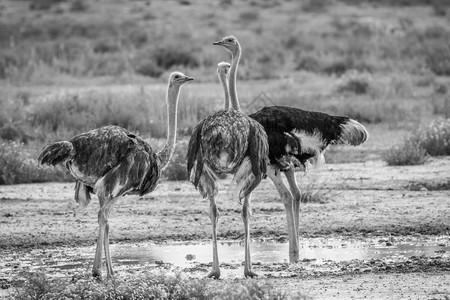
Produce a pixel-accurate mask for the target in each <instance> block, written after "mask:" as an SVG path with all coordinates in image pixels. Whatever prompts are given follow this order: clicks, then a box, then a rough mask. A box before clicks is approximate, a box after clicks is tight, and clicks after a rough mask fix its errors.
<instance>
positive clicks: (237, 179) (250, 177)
mask: <svg viewBox="0 0 450 300" xmlns="http://www.w3.org/2000/svg"><path fill="white" fill-rule="evenodd" d="M264 175H265V174H263V173H260V174H259V175H257V176H255V174H254V173H253V167H252V162H251V160H250V158H248V157H245V158H244V160H243V161H242V163H241V165H240V166H239V168H238V170H237V172H236V173H235V174H234V177H233V180H232V181H231V185H230V188H229V191H228V194H230V197H232V198H233V199H235V198H238V200H239V202H240V201H241V200H242V199H244V197H246V196H247V195H248V194H250V193H251V192H252V191H253V190H254V189H255V188H256V187H257V186H258V184H259V183H260V182H261V180H262V179H263V176H264Z"/></svg>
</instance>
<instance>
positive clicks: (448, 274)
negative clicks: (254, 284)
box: [0, 157, 450, 299]
mask: <svg viewBox="0 0 450 300" xmlns="http://www.w3.org/2000/svg"><path fill="white" fill-rule="evenodd" d="M297 177H298V180H299V181H300V182H301V184H300V185H301V186H302V187H303V189H304V190H307V191H309V192H310V193H311V194H312V195H313V196H314V198H315V199H316V201H315V202H312V203H306V204H303V205H302V210H301V218H300V220H301V221H300V235H301V239H302V240H303V241H305V240H307V239H311V238H339V239H353V240H364V239H374V240H379V241H381V242H384V241H393V242H394V243H395V241H398V240H403V241H404V240H421V239H428V240H430V239H435V238H439V240H440V241H441V243H443V245H442V246H447V247H448V246H449V245H450V235H449V232H450V217H449V216H450V157H439V158H432V159H430V160H429V161H428V162H427V163H426V164H425V165H422V166H406V167H389V166H387V165H386V163H384V162H382V161H368V162H364V163H347V164H328V165H324V166H322V167H321V168H320V169H319V170H313V171H311V172H310V173H309V174H308V175H306V176H304V175H303V174H302V173H299V174H298V176H297ZM229 182H230V180H229V179H228V180H224V184H223V186H222V189H221V192H220V194H219V197H218V205H219V208H220V219H219V230H218V232H219V239H221V240H239V239H240V238H241V237H242V235H243V228H242V227H243V226H242V221H241V218H240V205H239V203H237V202H236V201H231V200H229V199H228V196H229V190H230V188H229ZM73 186H74V184H72V183H48V184H26V185H14V186H0V203H1V210H0V251H1V252H0V253H1V254H2V255H1V256H2V258H1V259H0V261H9V262H11V261H19V265H20V256H21V254H27V253H28V254H29V253H30V252H31V251H33V250H36V249H44V250H45V249H52V248H54V247H72V248H76V247H81V246H93V245H94V243H95V238H96V231H97V220H96V218H97V209H98V204H97V201H96V199H95V198H94V199H93V201H92V203H91V204H90V205H89V206H88V207H87V208H85V209H80V208H78V207H77V204H76V203H75V201H74V200H73ZM252 208H253V217H252V222H251V232H252V238H253V239H254V240H270V241H274V242H280V243H283V242H286V240H287V234H286V221H285V214H284V207H283V205H282V204H281V202H280V201H279V197H278V195H277V193H276V191H275V189H274V187H273V185H272V183H271V182H270V181H269V180H264V182H263V183H262V184H261V185H260V186H259V187H258V188H257V190H256V191H255V193H254V194H253V197H252ZM208 209H209V203H208V202H207V201H206V200H204V199H202V198H201V197H200V196H199V194H198V192H197V191H195V189H193V187H192V185H191V184H190V183H188V182H161V183H160V185H159V187H158V188H157V190H156V191H155V192H153V193H152V194H150V195H146V196H144V197H134V196H127V197H124V198H123V199H121V200H120V201H119V202H118V203H117V204H116V206H115V209H114V210H113V212H112V215H111V217H110V228H111V229H110V236H111V241H112V243H115V244H118V246H120V244H128V243H139V242H153V243H171V242H179V241H202V242H209V240H210V230H211V226H210V220H209V216H208ZM92 249H93V248H92ZM219 255H220V254H219ZM92 257H93V252H92ZM211 260H212V258H211ZM0 264H1V262H0ZM3 266H5V265H3ZM200 267H202V266H200ZM203 267H204V268H205V269H206V270H207V269H208V268H209V266H203ZM18 269H20V266H19V267H18ZM255 269H256V271H257V272H258V271H259V272H260V273H262V274H264V275H265V277H266V278H265V279H261V280H269V281H270V282H271V283H272V284H274V285H275V286H278V287H280V288H282V289H286V290H299V291H301V292H302V293H303V294H306V295H309V296H311V297H314V298H317V299H328V298H338V299H347V298H369V299H449V298H450V285H449V284H448V283H449V282H450V258H449V253H448V251H441V252H439V253H436V255H432V256H426V257H425V256H422V257H412V258H408V259H406V260H401V261H399V260H395V259H380V260H370V261H363V260H352V261H350V262H331V261H330V262H328V263H327V264H325V267H323V266H317V267H316V266H315V265H314V264H313V263H312V264H311V263H310V262H307V261H303V262H300V263H299V264H295V265H289V264H286V263H274V264H270V265H269V264H267V265H264V264H262V265H261V264H260V265H256V266H255ZM186 271H187V272H189V270H186ZM1 275H2V276H3V277H4V278H0V280H2V281H3V282H9V281H10V280H11V278H5V276H6V275H5V274H1ZM13 275H14V274H9V277H11V276H13ZM0 277H1V276H0ZM225 280H226V278H225ZM3 286H4V287H5V289H4V290H0V296H2V295H3V296H5V297H7V294H8V290H9V289H6V287H7V286H6V285H3Z"/></svg>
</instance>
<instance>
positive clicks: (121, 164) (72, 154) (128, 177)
mask: <svg viewBox="0 0 450 300" xmlns="http://www.w3.org/2000/svg"><path fill="white" fill-rule="evenodd" d="M64 161H65V162H66V167H67V169H69V171H70V172H71V174H72V175H73V176H74V177H75V178H76V179H77V180H78V182H77V184H76V186H75V199H76V200H77V202H79V203H80V204H82V205H87V204H88V203H89V200H90V193H92V192H94V193H95V194H97V195H98V196H103V197H117V196H120V195H124V194H139V195H144V194H146V193H149V192H151V191H152V190H154V189H155V187H156V185H157V181H158V178H159V175H160V167H159V165H158V163H157V161H158V160H157V156H156V154H155V152H154V151H153V149H152V148H151V147H150V145H149V144H148V143H147V142H145V141H144V140H143V139H142V138H140V137H138V136H136V135H133V134H131V133H130V132H128V131H127V130H126V129H124V128H121V127H118V126H105V127H101V128H98V129H94V130H90V131H88V132H85V133H82V134H79V135H77V136H75V137H73V138H72V139H71V140H70V141H63V142H56V143H52V144H50V145H48V146H46V147H45V148H44V149H43V151H42V153H41V155H40V156H39V162H40V163H41V164H53V165H55V164H57V163H61V162H64Z"/></svg>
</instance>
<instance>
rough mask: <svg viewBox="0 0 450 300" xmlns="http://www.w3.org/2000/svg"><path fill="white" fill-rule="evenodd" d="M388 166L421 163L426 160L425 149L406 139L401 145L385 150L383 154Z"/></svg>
mask: <svg viewBox="0 0 450 300" xmlns="http://www.w3.org/2000/svg"><path fill="white" fill-rule="evenodd" d="M383 158H384V160H385V161H386V162H387V163H388V165H389V166H411V165H421V164H424V163H425V161H426V160H427V158H428V156H427V151H426V150H425V149H424V148H422V147H421V146H420V144H418V143H415V142H414V141H411V140H406V141H405V142H404V143H403V145H401V146H396V147H393V148H391V149H389V150H387V151H386V152H385V153H384V155H383Z"/></svg>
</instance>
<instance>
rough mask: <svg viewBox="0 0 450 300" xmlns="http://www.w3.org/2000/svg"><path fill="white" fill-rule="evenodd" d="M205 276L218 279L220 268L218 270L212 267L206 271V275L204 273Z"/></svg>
mask: <svg viewBox="0 0 450 300" xmlns="http://www.w3.org/2000/svg"><path fill="white" fill-rule="evenodd" d="M206 277H207V278H214V279H219V277H220V270H219V269H217V270H215V269H212V270H211V271H210V272H209V273H208V275H206Z"/></svg>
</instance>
